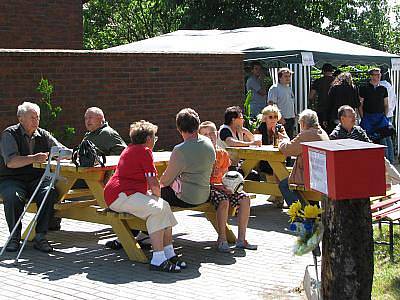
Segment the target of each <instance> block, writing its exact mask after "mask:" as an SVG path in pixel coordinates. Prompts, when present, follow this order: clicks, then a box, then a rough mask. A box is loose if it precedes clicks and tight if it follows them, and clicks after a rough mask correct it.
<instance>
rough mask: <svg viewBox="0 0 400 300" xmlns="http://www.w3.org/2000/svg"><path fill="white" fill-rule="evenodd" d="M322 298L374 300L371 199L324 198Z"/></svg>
mask: <svg viewBox="0 0 400 300" xmlns="http://www.w3.org/2000/svg"><path fill="white" fill-rule="evenodd" d="M322 206H323V209H324V212H323V217H322V221H323V225H324V229H325V231H324V236H323V239H322V276H321V277H322V280H321V281H322V285H321V289H322V299H324V300H329V299H335V300H336V299H341V300H346V299H354V300H363V299H371V290H372V280H373V275H374V241H373V235H372V218H371V209H370V202H369V199H352V200H339V201H336V200H331V199H328V198H327V197H325V196H323V200H322Z"/></svg>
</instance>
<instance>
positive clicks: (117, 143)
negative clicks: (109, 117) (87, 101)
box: [84, 107, 126, 155]
mask: <svg viewBox="0 0 400 300" xmlns="http://www.w3.org/2000/svg"><path fill="white" fill-rule="evenodd" d="M85 126H86V129H87V132H86V134H85V137H84V139H86V140H89V141H91V142H92V143H93V144H95V146H96V147H97V148H99V149H100V150H101V151H102V152H103V153H104V154H105V155H120V154H121V152H122V151H123V150H124V149H125V148H126V144H125V142H124V140H123V139H122V137H121V136H120V135H119V134H118V132H116V131H115V130H114V129H112V128H111V127H110V126H109V125H108V123H107V121H106V120H105V118H104V113H103V111H102V110H101V109H100V108H98V107H89V108H88V109H87V110H86V113H85Z"/></svg>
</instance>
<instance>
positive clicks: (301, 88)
mask: <svg viewBox="0 0 400 300" xmlns="http://www.w3.org/2000/svg"><path fill="white" fill-rule="evenodd" d="M287 67H288V68H289V69H290V70H291V71H292V72H293V77H292V82H291V87H292V90H293V94H294V99H295V102H294V109H295V112H296V114H297V115H298V114H299V113H301V112H302V111H303V110H305V109H306V108H307V99H308V93H309V91H310V87H311V67H309V66H303V65H302V64H288V65H287ZM278 70H279V68H269V74H270V75H271V77H272V82H273V84H277V83H278Z"/></svg>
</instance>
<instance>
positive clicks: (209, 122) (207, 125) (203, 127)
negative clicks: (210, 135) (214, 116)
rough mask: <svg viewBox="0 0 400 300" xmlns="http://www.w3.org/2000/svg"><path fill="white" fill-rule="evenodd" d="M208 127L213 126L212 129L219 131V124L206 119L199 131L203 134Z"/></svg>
mask: <svg viewBox="0 0 400 300" xmlns="http://www.w3.org/2000/svg"><path fill="white" fill-rule="evenodd" d="M207 128H211V129H214V130H215V131H217V126H216V125H215V123H214V122H211V121H204V122H202V123H201V124H200V126H199V133H200V134H201V132H202V130H204V129H207Z"/></svg>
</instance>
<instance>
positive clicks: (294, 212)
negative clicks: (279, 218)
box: [287, 201, 301, 222]
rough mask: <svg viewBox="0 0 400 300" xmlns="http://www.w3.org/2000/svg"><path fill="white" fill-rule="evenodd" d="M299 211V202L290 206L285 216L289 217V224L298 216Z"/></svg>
mask: <svg viewBox="0 0 400 300" xmlns="http://www.w3.org/2000/svg"><path fill="white" fill-rule="evenodd" d="M300 210H301V203H300V201H297V202H295V203H293V204H292V205H290V208H289V211H288V212H287V214H288V215H289V216H290V222H294V220H296V218H297V217H298V216H299V212H300Z"/></svg>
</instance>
